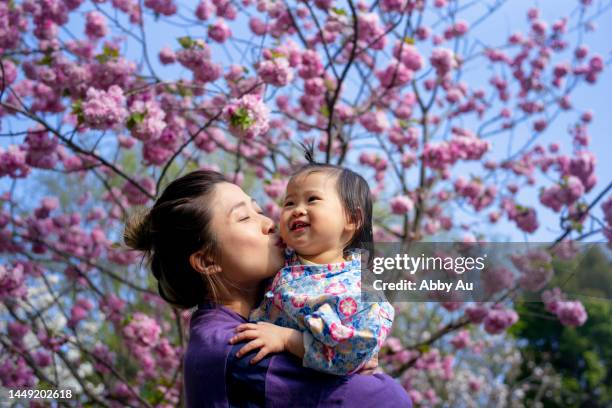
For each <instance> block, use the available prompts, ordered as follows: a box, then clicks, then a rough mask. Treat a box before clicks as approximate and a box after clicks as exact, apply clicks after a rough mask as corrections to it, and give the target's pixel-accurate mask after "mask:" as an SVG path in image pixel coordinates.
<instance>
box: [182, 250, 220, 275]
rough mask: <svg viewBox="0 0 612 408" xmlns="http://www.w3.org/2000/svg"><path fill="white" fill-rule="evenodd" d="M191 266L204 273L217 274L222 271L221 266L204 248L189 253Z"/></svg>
mask: <svg viewBox="0 0 612 408" xmlns="http://www.w3.org/2000/svg"><path fill="white" fill-rule="evenodd" d="M189 263H190V264H191V267H192V268H193V269H195V270H196V271H198V272H199V273H201V274H202V275H215V274H217V273H219V272H221V266H219V265H217V264H216V263H214V261H213V260H212V259H211V258H210V256H209V255H207V254H206V253H205V252H204V251H203V250H201V249H200V250H199V251H196V252H194V253H193V254H191V255H189Z"/></svg>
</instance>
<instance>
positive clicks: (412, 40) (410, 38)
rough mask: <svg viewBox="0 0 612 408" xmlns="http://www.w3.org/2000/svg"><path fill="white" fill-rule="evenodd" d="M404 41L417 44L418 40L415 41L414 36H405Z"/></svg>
mask: <svg viewBox="0 0 612 408" xmlns="http://www.w3.org/2000/svg"><path fill="white" fill-rule="evenodd" d="M404 42H405V43H406V44H410V45H414V44H416V41H414V38H412V37H404Z"/></svg>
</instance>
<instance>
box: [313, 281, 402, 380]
mask: <svg viewBox="0 0 612 408" xmlns="http://www.w3.org/2000/svg"><path fill="white" fill-rule="evenodd" d="M359 295H360V294H358V293H354V292H353V291H351V290H349V291H347V292H344V293H342V294H337V295H331V296H329V295H328V296H321V297H319V301H318V302H317V304H316V306H315V307H314V308H313V312H312V313H310V314H308V315H307V316H305V319H304V322H305V325H306V329H307V331H306V332H305V333H304V349H305V355H304V366H306V367H310V368H313V369H315V370H318V371H324V372H327V373H330V374H337V375H344V374H350V373H354V372H356V371H359V370H360V369H361V368H363V367H364V365H365V364H366V363H367V362H368V361H369V360H371V359H372V358H374V357H375V356H376V355H377V354H378V351H379V350H380V344H381V343H382V341H383V340H384V338H385V337H386V335H387V333H388V332H389V331H390V330H391V324H392V320H393V308H392V306H391V305H390V304H388V303H386V302H384V303H382V302H380V303H379V302H374V303H369V302H368V303H366V302H361V299H360V296H359Z"/></svg>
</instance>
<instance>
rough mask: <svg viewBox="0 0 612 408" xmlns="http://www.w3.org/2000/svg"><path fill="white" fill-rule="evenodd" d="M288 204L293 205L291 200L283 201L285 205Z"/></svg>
mask: <svg viewBox="0 0 612 408" xmlns="http://www.w3.org/2000/svg"><path fill="white" fill-rule="evenodd" d="M290 205H293V201H285V207H289V206H290Z"/></svg>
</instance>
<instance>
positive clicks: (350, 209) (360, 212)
mask: <svg viewBox="0 0 612 408" xmlns="http://www.w3.org/2000/svg"><path fill="white" fill-rule="evenodd" d="M301 146H302V148H303V149H304V157H305V158H306V161H307V163H306V164H304V165H303V166H301V167H300V168H298V169H297V170H296V171H295V172H294V173H293V174H292V175H291V178H290V179H289V182H291V181H292V180H294V179H295V178H297V177H300V176H302V175H308V174H311V173H315V172H319V171H322V172H326V173H328V174H330V175H332V176H335V177H336V189H337V191H338V195H339V196H340V202H341V203H342V207H343V208H344V211H345V214H346V216H347V217H348V219H349V221H350V222H353V223H356V224H357V225H358V227H357V230H356V231H355V234H354V235H353V237H352V239H351V240H350V241H349V242H348V243H347V244H346V246H345V247H344V250H347V249H349V248H361V249H365V250H366V251H368V254H372V253H373V250H374V236H373V233H372V193H371V192H370V187H369V186H368V182H367V181H366V180H365V179H364V178H363V177H361V176H360V175H359V174H357V173H355V172H354V171H352V170H349V169H347V168H345V167H341V166H337V165H334V164H327V163H318V162H316V161H315V160H314V147H313V145H310V146H306V145H304V144H302V145H301ZM368 258H371V256H368Z"/></svg>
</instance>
